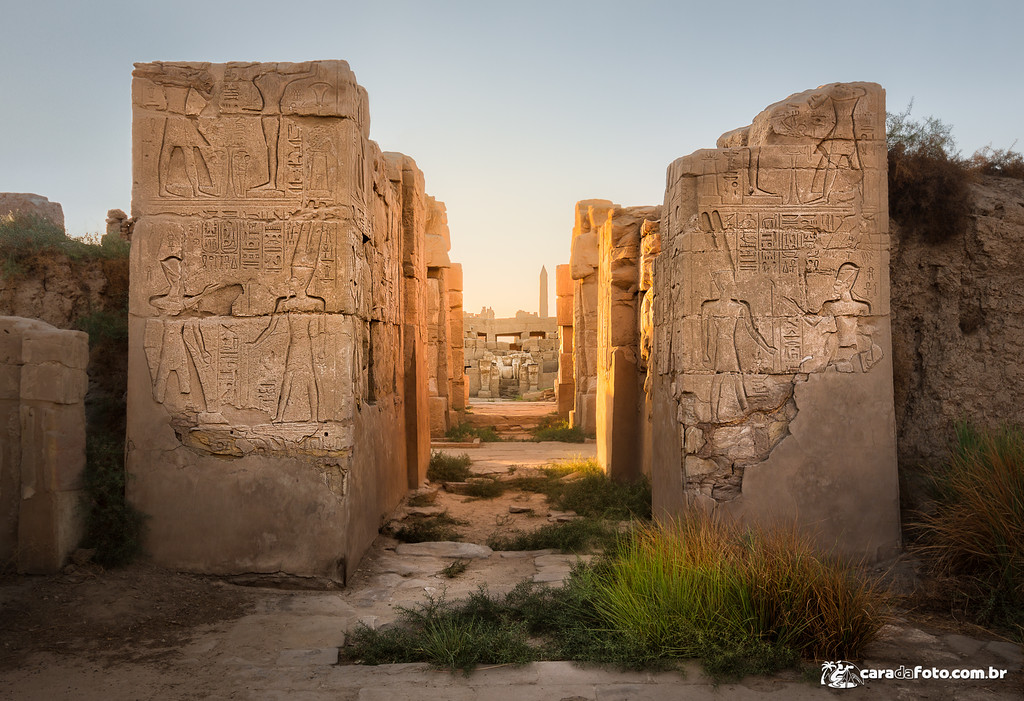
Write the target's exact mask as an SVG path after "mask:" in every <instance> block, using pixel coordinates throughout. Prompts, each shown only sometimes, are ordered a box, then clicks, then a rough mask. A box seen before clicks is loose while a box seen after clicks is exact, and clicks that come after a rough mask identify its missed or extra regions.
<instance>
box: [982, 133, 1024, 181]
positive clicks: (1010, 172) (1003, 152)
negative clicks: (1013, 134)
mask: <svg viewBox="0 0 1024 701" xmlns="http://www.w3.org/2000/svg"><path fill="white" fill-rule="evenodd" d="M1016 143H1017V142H1014V143H1013V144H1011V145H1010V148H995V149H994V148H992V146H991V145H989V146H985V147H984V148H980V149H978V150H977V151H975V152H974V155H973V156H971V158H970V160H969V161H968V165H969V166H970V168H971V170H973V171H975V172H976V173H981V174H982V175H999V176H1003V177H1006V178H1016V179H1018V180H1024V155H1021V154H1020V152H1018V151H1014V150H1013V147H1014V146H1015V145H1016Z"/></svg>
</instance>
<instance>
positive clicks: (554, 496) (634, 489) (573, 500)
mask: <svg viewBox="0 0 1024 701" xmlns="http://www.w3.org/2000/svg"><path fill="white" fill-rule="evenodd" d="M570 475H575V476H576V478H575V479H569V480H565V478H566V477H568V476H570ZM511 484H512V485H513V486H515V487H517V488H518V489H522V490H523V491H526V492H534V493H538V494H544V495H545V496H547V498H548V503H549V504H551V506H553V507H554V508H556V509H559V510H562V511H575V512H576V513H577V514H579V515H580V516H585V517H588V518H604V519H616V520H626V519H630V518H637V519H650V518H651V486H650V483H648V481H647V480H646V479H644V478H641V479H640V480H638V481H636V482H632V483H619V482H613V481H612V480H611V479H609V478H608V476H607V475H606V474H605V472H604V470H602V469H601V466H600V465H598V464H597V461H596V460H593V459H583V458H575V459H572V460H565V461H561V462H557V463H553V464H551V465H548V466H546V467H544V468H542V469H541V476H533V477H518V478H516V479H514V480H511Z"/></svg>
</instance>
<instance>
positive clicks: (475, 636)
mask: <svg viewBox="0 0 1024 701" xmlns="http://www.w3.org/2000/svg"><path fill="white" fill-rule="evenodd" d="M400 613H401V619H400V622H399V624H398V625H396V626H392V627H389V628H385V629H381V630H377V631H375V630H371V629H370V628H368V627H366V626H363V625H360V626H359V627H357V628H356V629H355V631H354V632H353V633H352V634H351V635H350V636H349V640H350V642H349V644H348V645H347V646H346V647H345V648H344V649H343V650H342V654H343V655H344V656H345V658H346V659H348V660H351V661H354V662H362V663H364V664H388V663H398V662H429V663H430V664H432V665H434V666H435V667H441V668H448V669H461V670H463V671H465V672H469V670H471V669H473V667H475V666H476V665H479V664H526V663H527V662H532V661H533V660H535V659H537V658H538V654H537V651H536V650H535V649H534V648H533V647H531V645H530V644H529V642H528V639H527V631H526V627H525V626H524V625H523V624H522V623H521V622H518V621H515V620H513V619H511V618H510V617H509V616H508V615H507V610H506V608H505V607H503V606H501V605H500V603H499V602H498V601H497V600H495V599H492V598H490V596H488V595H487V593H486V590H481V591H480V592H478V593H477V594H475V595H474V596H473V597H471V598H470V599H469V600H468V601H466V602H463V603H461V604H450V603H448V602H446V601H444V600H443V599H434V598H429V599H428V600H427V603H426V604H424V605H422V606H420V607H419V608H416V609H400Z"/></svg>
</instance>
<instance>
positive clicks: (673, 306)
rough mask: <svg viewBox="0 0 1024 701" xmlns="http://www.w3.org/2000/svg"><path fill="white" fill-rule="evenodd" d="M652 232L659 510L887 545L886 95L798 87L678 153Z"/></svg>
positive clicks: (891, 474) (841, 545) (884, 550)
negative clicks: (655, 235) (786, 524)
mask: <svg viewBox="0 0 1024 701" xmlns="http://www.w3.org/2000/svg"><path fill="white" fill-rule="evenodd" d="M661 236H662V245H663V252H662V254H661V255H660V256H659V257H658V258H657V260H656V261H655V263H654V286H655V290H656V295H655V298H654V317H655V318H654V350H653V353H654V357H655V362H656V369H657V373H658V376H657V378H656V380H655V381H654V383H653V385H654V388H653V389H654V395H655V396H654V399H653V404H654V414H655V416H654V418H653V435H654V441H655V445H654V447H653V452H654V467H655V472H656V474H655V480H654V481H655V484H654V494H655V501H656V503H655V507H656V509H657V511H658V512H659V513H662V514H664V513H669V514H671V513H676V512H679V511H680V510H681V509H683V508H685V507H686V505H689V506H692V507H699V508H705V509H708V510H714V511H719V510H721V511H723V512H725V513H728V514H732V515H734V516H736V517H739V518H741V519H746V520H751V521H758V522H765V521H772V520H779V521H790V520H796V521H797V522H798V523H800V524H801V525H802V526H803V527H805V528H807V529H808V530H809V531H811V532H814V533H816V534H817V536H818V538H819V540H820V542H821V544H822V545H823V546H826V547H836V548H838V550H839V551H841V552H844V553H848V554H857V555H867V556H869V557H872V558H874V557H881V556H884V555H888V554H889V553H891V552H892V551H893V550H894V549H895V548H896V547H897V546H898V544H899V515H898V513H899V512H898V496H897V494H898V489H897V478H896V446H895V422H894V415H893V404H892V396H893V395H892V353H891V344H890V338H889V275H888V273H889V234H888V206H887V198H886V149H885V104H884V92H883V91H882V90H881V88H880V87H879V86H877V85H875V84H872V83H852V84H833V85H827V86H823V87H821V88H818V89H816V90H809V91H806V92H804V93H799V94H796V95H792V96H790V97H789V98H787V99H785V100H783V101H782V102H779V103H776V104H774V105H772V106H770V107H768V108H767V109H766V110H764V111H763V112H762V113H761V114H759V115H758V116H757V117H756V118H755V119H754V122H753V124H752V125H751V126H749V127H746V128H743V129H738V130H735V131H732V132H729V133H727V134H725V135H723V136H722V138H721V139H719V142H718V149H716V150H703V151H697V152H696V153H694V154H692V155H690V156H687V157H684V158H680V159H678V160H677V161H675V162H674V163H672V165H671V166H670V167H669V172H668V186H667V190H666V194H665V206H664V210H663V217H662V220H661ZM659 395H660V396H659ZM668 416H671V417H672V420H669V419H668ZM665 429H670V430H669V432H668V433H663V431H664V430H665ZM662 471H665V474H658V473H659V472H662Z"/></svg>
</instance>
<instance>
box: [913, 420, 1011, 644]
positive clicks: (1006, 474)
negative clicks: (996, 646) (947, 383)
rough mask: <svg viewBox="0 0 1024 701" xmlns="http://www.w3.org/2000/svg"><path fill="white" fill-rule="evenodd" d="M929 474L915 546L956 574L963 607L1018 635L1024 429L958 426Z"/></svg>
mask: <svg viewBox="0 0 1024 701" xmlns="http://www.w3.org/2000/svg"><path fill="white" fill-rule="evenodd" d="M929 479H930V486H931V490H932V496H933V498H934V500H935V501H934V506H933V508H932V509H930V510H929V511H927V512H926V513H920V514H918V517H917V523H916V524H914V526H913V532H914V534H915V535H916V536H918V539H919V540H918V546H917V549H918V551H919V552H921V553H922V554H924V555H925V556H926V557H927V558H928V559H929V560H930V561H931V563H932V564H933V566H934V567H935V569H936V570H937V571H938V572H940V573H941V574H944V575H949V576H952V577H955V578H956V580H957V581H958V582H959V584H960V592H959V595H960V598H961V599H962V600H963V602H964V604H965V607H966V608H967V609H968V610H971V611H973V612H974V613H976V614H978V615H979V617H980V618H981V619H982V621H983V622H993V623H997V624H1002V625H1008V626H1010V627H1011V628H1015V629H1016V630H1017V634H1018V637H1024V636H1022V635H1021V634H1022V632H1024V431H1022V430H1021V429H1020V428H1016V427H1009V426H1004V427H1002V428H1000V429H998V430H994V431H987V432H985V431H980V430H978V429H976V428H974V427H973V426H970V425H968V424H961V425H959V426H958V427H957V443H956V445H955V447H954V449H953V451H952V455H951V457H950V460H949V463H948V464H946V465H944V466H942V467H940V468H938V469H935V470H933V471H932V472H931V473H930V475H929Z"/></svg>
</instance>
